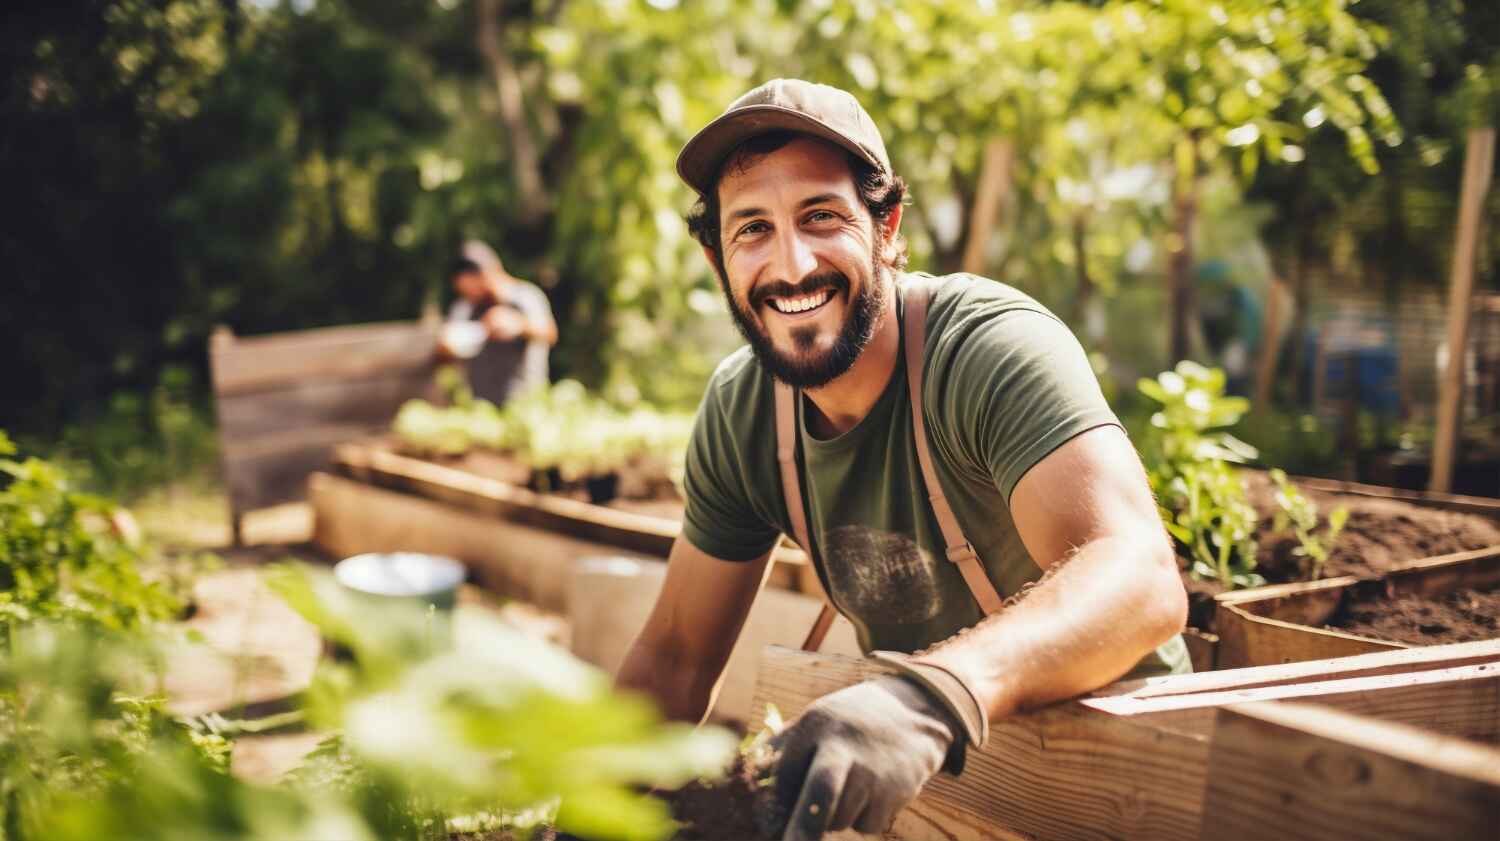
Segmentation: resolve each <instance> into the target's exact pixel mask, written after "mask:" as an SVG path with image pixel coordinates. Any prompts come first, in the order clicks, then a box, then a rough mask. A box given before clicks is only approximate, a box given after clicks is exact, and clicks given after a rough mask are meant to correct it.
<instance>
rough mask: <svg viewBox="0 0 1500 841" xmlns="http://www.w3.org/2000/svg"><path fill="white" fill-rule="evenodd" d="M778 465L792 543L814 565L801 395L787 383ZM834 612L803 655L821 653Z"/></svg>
mask: <svg viewBox="0 0 1500 841" xmlns="http://www.w3.org/2000/svg"><path fill="white" fill-rule="evenodd" d="M776 463H777V465H779V466H780V467H781V494H782V496H783V497H784V498H785V499H786V513H787V516H788V517H790V518H791V520H792V539H793V540H795V541H797V543H798V545H800V546H801V547H802V551H804V552H806V553H807V559H808V561H809V562H811V561H812V552H813V548H812V540H811V539H810V538H809V536H808V531H807V509H806V508H805V507H804V506H803V504H802V472H801V471H800V470H798V469H797V393H796V392H795V391H793V390H792V387H791V386H789V385H787V384H786V383H783V382H778V383H776ZM833 617H834V610H833V605H832V604H830V603H829V602H826V601H825V602H823V609H822V610H821V611H819V612H818V618H817V620H816V621H815V622H813V626H812V630H810V631H808V632H807V639H804V640H803V641H802V650H803V651H817V650H818V648H819V647H820V646H822V645H823V638H824V637H826V636H828V629H829V628H831V627H833Z"/></svg>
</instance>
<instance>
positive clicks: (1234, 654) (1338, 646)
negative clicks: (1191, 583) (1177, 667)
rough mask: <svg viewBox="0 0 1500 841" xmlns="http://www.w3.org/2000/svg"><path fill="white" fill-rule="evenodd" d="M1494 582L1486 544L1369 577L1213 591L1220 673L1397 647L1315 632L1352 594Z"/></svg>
mask: <svg viewBox="0 0 1500 841" xmlns="http://www.w3.org/2000/svg"><path fill="white" fill-rule="evenodd" d="M1497 584H1500V547H1497V546H1491V547H1485V548H1482V549H1473V550H1469V551H1465V552H1454V553H1452V554H1448V555H1438V556H1435V557H1431V558H1419V559H1416V560H1413V561H1408V562H1406V563H1403V564H1400V565H1398V566H1396V567H1395V568H1393V569H1392V570H1390V571H1388V572H1386V573H1385V574H1384V575H1381V576H1380V577H1378V578H1375V579H1369V580H1364V581H1361V580H1359V579H1356V578H1354V577H1352V576H1343V577H1340V578H1329V579H1325V580H1322V581H1311V582H1292V583H1289V584H1278V585H1274V586H1271V587H1260V588H1256V589H1253V590H1245V591H1240V592H1237V593H1236V592H1231V593H1224V594H1221V595H1220V596H1219V597H1218V599H1217V601H1218V607H1217V611H1216V614H1215V621H1214V626H1215V630H1216V631H1217V633H1218V635H1219V646H1218V652H1217V656H1218V665H1219V667H1220V668H1240V667H1244V666H1261V665H1267V664H1273V663H1284V662H1293V661H1296V660H1318V659H1324V658H1328V657H1340V656H1347V655H1351V654H1362V653H1365V652H1369V651H1377V650H1382V649H1392V648H1405V647H1407V645H1406V644H1405V643H1396V642H1388V641H1385V640H1377V639H1374V638H1371V637H1363V636H1359V635H1356V634H1350V633H1345V632H1343V631H1337V630H1331V629H1329V628H1324V627H1319V626H1322V625H1324V624H1325V623H1326V622H1328V621H1329V620H1330V619H1331V618H1332V617H1333V615H1334V614H1335V613H1336V612H1337V611H1338V610H1339V608H1340V607H1341V606H1342V605H1343V604H1344V602H1345V601H1346V600H1347V599H1348V598H1349V597H1350V596H1351V595H1352V594H1354V593H1356V592H1367V591H1369V590H1382V589H1383V590H1384V591H1385V592H1386V593H1387V594H1389V595H1392V596H1395V595H1403V594H1415V595H1426V596H1436V595H1441V594H1443V593H1448V592H1452V591H1453V590H1455V589H1459V588H1463V587H1492V586H1495V585H1497Z"/></svg>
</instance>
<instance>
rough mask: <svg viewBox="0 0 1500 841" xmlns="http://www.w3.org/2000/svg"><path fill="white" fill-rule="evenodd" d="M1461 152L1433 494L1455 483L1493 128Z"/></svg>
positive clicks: (1475, 133) (1480, 131)
mask: <svg viewBox="0 0 1500 841" xmlns="http://www.w3.org/2000/svg"><path fill="white" fill-rule="evenodd" d="M1467 146H1468V148H1467V149H1466V150H1465V153H1464V174H1463V192H1462V194H1461V196H1460V198H1459V208H1458V234H1457V241H1456V242H1455V243H1454V246H1453V269H1452V272H1451V274H1450V275H1449V280H1448V334H1447V345H1448V364H1447V365H1446V366H1444V368H1443V378H1442V382H1441V383H1440V390H1439V394H1438V418H1437V432H1436V434H1435V435H1434V436H1433V441H1432V477H1431V480H1430V483H1429V485H1428V487H1429V488H1431V489H1432V490H1434V491H1447V490H1448V488H1449V487H1451V486H1452V482H1453V459H1454V447H1455V445H1456V444H1457V441H1458V428H1459V426H1460V425H1461V424H1462V422H1463V419H1462V418H1461V417H1460V414H1461V412H1462V410H1463V390H1464V357H1465V355H1466V353H1467V351H1468V345H1469V310H1470V308H1471V305H1472V304H1471V298H1472V297H1473V294H1474V251H1475V247H1476V245H1477V243H1478V240H1479V221H1480V212H1481V210H1482V209H1483V205H1484V197H1485V195H1486V194H1487V193H1488V192H1489V189H1490V176H1491V174H1492V173H1493V171H1494V165H1495V129H1494V128H1489V127H1486V128H1472V129H1470V130H1469V136H1468V143H1467Z"/></svg>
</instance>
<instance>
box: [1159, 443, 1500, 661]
mask: <svg viewBox="0 0 1500 841" xmlns="http://www.w3.org/2000/svg"><path fill="white" fill-rule="evenodd" d="M1244 476H1245V478H1246V482H1247V486H1248V488H1249V491H1250V501H1251V502H1252V504H1253V505H1254V506H1255V507H1256V509H1257V510H1258V511H1259V512H1260V513H1261V514H1262V519H1263V522H1262V526H1261V528H1260V530H1259V532H1258V533H1257V538H1258V540H1259V544H1260V546H1259V554H1258V557H1257V567H1256V572H1259V573H1261V574H1263V575H1264V576H1265V577H1266V578H1267V579H1268V581H1269V582H1270V583H1269V584H1267V585H1266V586H1263V587H1257V588H1253V589H1248V590H1236V591H1224V590H1223V588H1222V587H1221V586H1220V585H1219V584H1218V583H1217V582H1214V581H1199V580H1195V579H1193V578H1191V577H1190V576H1188V575H1187V574H1186V573H1184V574H1183V580H1184V584H1185V585H1186V586H1187V587H1188V591H1189V594H1190V599H1191V602H1192V607H1191V615H1190V617H1189V624H1190V625H1191V626H1192V629H1190V633H1189V634H1188V643H1189V648H1190V650H1192V652H1193V655H1194V666H1195V668H1196V669H1197V670H1199V671H1203V670H1206V669H1209V668H1237V667H1243V666H1259V665H1270V664H1275V663H1280V662H1286V661H1287V657H1288V656H1289V654H1290V652H1287V651H1273V650H1271V649H1266V648H1264V647H1262V646H1255V645H1246V644H1245V643H1244V639H1243V633H1244V627H1243V621H1242V620H1243V618H1244V614H1245V611H1244V610H1243V609H1242V610H1240V611H1230V610H1229V609H1228V605H1245V604H1249V603H1257V604H1286V605H1287V606H1286V607H1285V610H1286V611H1288V613H1287V614H1286V616H1288V617H1291V618H1290V619H1287V620H1284V621H1300V620H1298V619H1297V618H1296V617H1298V616H1301V617H1303V618H1304V619H1309V620H1311V621H1313V622H1314V623H1321V622H1323V621H1324V620H1325V619H1326V618H1327V615H1328V614H1322V615H1320V614H1318V613H1317V611H1316V610H1312V609H1311V608H1307V609H1305V610H1304V612H1303V613H1297V612H1296V611H1295V610H1294V609H1293V608H1292V607H1290V604H1292V602H1284V601H1283V600H1284V598H1285V597H1286V596H1288V595H1289V594H1295V593H1308V594H1314V593H1324V594H1331V593H1335V592H1340V591H1341V589H1340V588H1341V587H1343V586H1344V585H1347V584H1350V583H1351V582H1353V581H1366V580H1372V579H1380V578H1381V577H1382V576H1384V575H1387V574H1388V573H1392V572H1393V571H1396V570H1403V569H1408V568H1419V567H1422V566H1423V565H1427V566H1432V565H1437V566H1443V565H1444V562H1446V561H1453V560H1456V559H1461V558H1463V557H1469V556H1470V555H1471V554H1473V553H1475V552H1478V553H1480V554H1481V555H1482V554H1483V553H1484V552H1485V551H1488V550H1490V549H1491V548H1497V549H1500V500H1490V499H1483V498H1479V497H1463V496H1455V495H1451V494H1437V493H1424V492H1415V491H1404V490H1399V489H1396V488H1382V487H1379V486H1375V485H1364V484H1359V483H1353V482H1339V481H1334V480H1328V479H1310V478H1294V479H1293V482H1294V483H1295V484H1296V485H1297V487H1298V488H1299V489H1300V490H1301V491H1302V493H1304V494H1305V495H1307V496H1308V497H1311V498H1312V499H1313V500H1314V501H1315V502H1316V503H1317V504H1318V509H1319V512H1320V515H1321V516H1322V517H1324V518H1326V517H1327V515H1328V513H1329V512H1330V511H1332V510H1333V509H1334V508H1335V507H1338V506H1345V507H1347V508H1348V509H1349V519H1348V524H1347V525H1346V527H1345V529H1344V532H1343V533H1342V534H1341V535H1340V536H1339V538H1338V540H1337V541H1336V542H1335V544H1334V547H1333V551H1332V553H1331V555H1330V557H1329V559H1328V561H1327V563H1326V564H1325V565H1324V567H1323V570H1322V577H1321V578H1320V579H1319V580H1317V581H1312V582H1308V581H1303V580H1298V578H1299V573H1300V570H1299V569H1298V565H1299V559H1298V558H1296V557H1295V556H1294V555H1293V550H1294V549H1296V548H1297V546H1298V543H1297V540H1296V538H1295V537H1294V536H1293V535H1292V534H1290V533H1289V532H1284V533H1277V532H1275V531H1274V530H1273V529H1272V527H1271V519H1272V516H1271V515H1272V513H1273V512H1274V510H1275V509H1274V502H1272V501H1271V495H1272V494H1273V493H1274V486H1273V485H1271V483H1270V481H1269V479H1268V478H1266V475H1265V474H1264V473H1262V472H1260V471H1255V470H1246V471H1244ZM1476 557H1477V556H1476ZM1459 562H1460V563H1462V561H1461V560H1459ZM1312 599H1314V597H1313V596H1311V595H1308V596H1301V597H1299V598H1298V599H1296V600H1294V602H1295V604H1297V605H1310V604H1312V601H1311V600H1312ZM1329 599H1335V600H1336V597H1334V596H1332V595H1325V596H1324V597H1323V601H1321V602H1318V603H1319V604H1330V603H1331V602H1329ZM1299 609H1300V608H1299ZM1250 612H1253V611H1250ZM1266 616H1267V618H1270V619H1271V620H1272V621H1283V620H1281V618H1280V617H1281V615H1280V614H1278V615H1277V616H1276V617H1271V616H1270V615H1269V614H1266ZM1231 635H1232V636H1234V639H1233V640H1232V641H1229V640H1227V639H1225V638H1226V637H1227V636H1231ZM1343 636H1345V637H1347V636H1350V635H1348V634H1345V635H1343ZM1337 638H1339V635H1338V634H1333V635H1332V636H1330V637H1329V639H1337ZM1345 642H1353V641H1351V640H1345ZM1370 642H1371V641H1368V640H1360V641H1358V642H1357V643H1353V644H1350V645H1341V644H1340V643H1332V642H1330V643H1328V645H1329V646H1332V647H1322V648H1312V649H1309V650H1308V652H1307V654H1306V656H1302V657H1299V658H1298V659H1318V658H1323V657H1334V656H1340V655H1347V654H1356V653H1361V652H1366V651H1372V650H1380V649H1383V648H1389V647H1392V646H1391V645H1388V644H1387V645H1382V644H1368V643H1370Z"/></svg>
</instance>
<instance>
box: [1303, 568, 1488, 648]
mask: <svg viewBox="0 0 1500 841" xmlns="http://www.w3.org/2000/svg"><path fill="white" fill-rule="evenodd" d="M1376 583H1377V582H1371V584H1372V585H1373V584H1376ZM1328 627H1330V628H1333V629H1335V630H1339V631H1345V632H1347V633H1351V634H1359V635H1360V636H1365V637H1374V638H1376V639H1382V640H1388V641H1390V642H1404V643H1410V644H1412V645H1441V644H1444V643H1450V642H1475V641H1477V640H1487V639H1494V638H1495V637H1496V636H1500V588H1491V589H1484V590H1455V591H1453V592H1451V593H1444V594H1443V595H1440V596H1417V595H1406V596H1397V597H1395V598H1392V597H1391V596H1389V595H1387V594H1386V592H1385V591H1384V588H1383V587H1379V586H1369V587H1356V588H1355V589H1354V591H1353V592H1352V593H1351V594H1350V596H1349V597H1348V598H1347V600H1346V601H1345V603H1344V605H1343V607H1341V608H1340V609H1339V612H1338V613H1336V614H1335V615H1334V616H1333V618H1332V619H1330V620H1329V625H1328Z"/></svg>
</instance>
